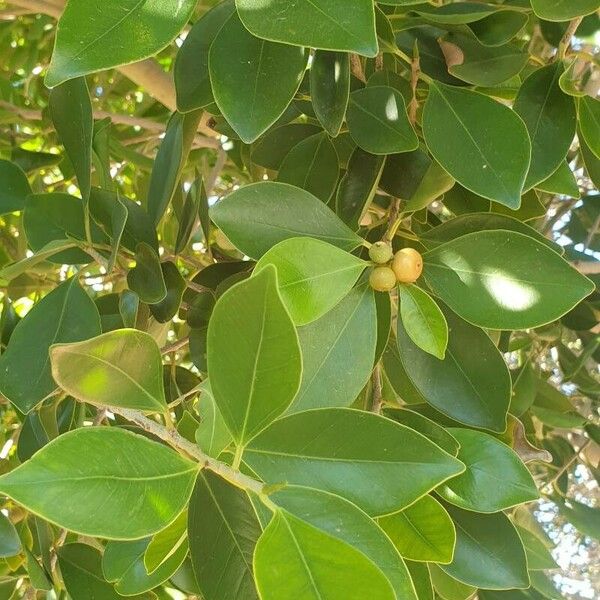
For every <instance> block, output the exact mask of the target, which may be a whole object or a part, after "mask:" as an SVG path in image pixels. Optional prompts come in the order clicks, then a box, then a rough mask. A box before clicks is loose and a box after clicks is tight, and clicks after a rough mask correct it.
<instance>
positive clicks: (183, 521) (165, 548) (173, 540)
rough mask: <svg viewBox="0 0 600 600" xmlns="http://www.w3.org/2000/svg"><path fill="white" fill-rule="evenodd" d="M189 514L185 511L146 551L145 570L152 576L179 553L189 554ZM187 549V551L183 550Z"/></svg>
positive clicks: (157, 535)
mask: <svg viewBox="0 0 600 600" xmlns="http://www.w3.org/2000/svg"><path fill="white" fill-rule="evenodd" d="M187 521H188V513H187V510H184V511H183V512H182V513H181V514H180V515H179V516H178V517H177V518H176V519H175V520H174V521H173V522H172V523H171V524H170V525H169V526H168V527H166V528H165V529H163V530H162V531H159V532H158V533H156V534H155V535H154V536H153V537H152V538H151V540H150V542H149V543H148V545H147V546H146V549H145V550H144V568H145V569H146V573H148V574H152V573H153V572H154V571H156V569H158V568H159V567H160V566H161V565H163V564H164V563H165V561H167V560H169V559H170V558H171V557H172V556H173V555H175V554H176V553H179V552H184V558H185V554H187V550H188V539H187ZM183 549H185V550H183Z"/></svg>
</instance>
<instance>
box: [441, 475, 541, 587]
mask: <svg viewBox="0 0 600 600" xmlns="http://www.w3.org/2000/svg"><path fill="white" fill-rule="evenodd" d="M496 487H497V486H496ZM446 508H447V510H448V512H449V513H450V516H451V517H452V520H453V521H454V524H455V525H456V548H455V550H454V559H453V560H452V562H451V563H450V564H449V565H442V566H441V568H442V570H443V571H444V572H445V573H447V574H448V575H450V576H451V577H454V578H455V579H458V580H459V581H461V582H463V583H466V584H467V585H473V586H475V587H482V588H485V589H489V590H508V589H512V588H518V589H523V588H527V587H529V576H528V575H527V560H526V558H525V550H524V549H523V544H522V543H521V539H520V538H519V534H518V533H517V531H516V529H515V527H514V525H513V524H512V523H511V522H510V521H509V519H508V517H506V516H505V515H504V514H503V513H501V512H500V513H495V514H491V515H483V514H479V513H475V512H470V511H464V510H460V509H459V508H454V507H450V506H447V507H446Z"/></svg>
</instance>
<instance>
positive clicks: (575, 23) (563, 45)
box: [556, 17, 583, 60]
mask: <svg viewBox="0 0 600 600" xmlns="http://www.w3.org/2000/svg"><path fill="white" fill-rule="evenodd" d="M581 21H583V17H576V18H575V19H573V20H572V21H571V22H570V23H569V26H568V27H567V30H566V31H565V34H564V35H563V36H562V38H561V40H560V43H559V44H558V50H557V51H556V60H562V59H563V58H564V57H565V56H566V54H567V52H568V50H569V48H570V47H571V41H572V40H573V36H574V35H575V32H576V31H577V28H578V27H579V25H581Z"/></svg>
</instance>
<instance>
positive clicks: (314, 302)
mask: <svg viewBox="0 0 600 600" xmlns="http://www.w3.org/2000/svg"><path fill="white" fill-rule="evenodd" d="M266 265H273V266H274V267H275V268H276V269H277V284H278V288H279V292H280V294H281V298H282V300H283V303H284V304H285V306H286V307H287V309H288V310H289V312H290V316H291V317H292V319H293V321H294V323H295V324H296V325H306V324H308V323H311V322H313V321H316V320H317V319H318V318H319V317H322V316H323V315H324V314H325V313H326V312H328V311H329V310H331V309H332V308H333V307H334V306H335V305H336V304H338V302H339V301H340V300H341V299H342V298H343V297H344V296H346V295H347V294H348V292H349V291H350V290H351V289H352V286H353V285H354V284H355V283H356V280H357V279H358V278H359V277H360V274H361V273H362V272H363V271H364V270H365V268H366V267H367V266H368V263H367V262H365V261H364V260H362V259H360V258H357V257H356V256H353V255H352V254H349V253H348V252H345V251H344V250H340V249H339V248H336V247H335V246H332V245H331V244H328V243H326V242H323V241H321V240H315V239H313V238H309V237H298V238H290V239H287V240H283V241H282V242H279V244H277V245H275V246H273V247H272V248H271V249H270V250H268V251H267V252H266V253H265V254H263V256H262V257H261V259H260V260H259V261H258V263H257V265H256V268H255V271H254V272H255V273H260V272H261V271H262V269H263V268H264V267H265V266H266Z"/></svg>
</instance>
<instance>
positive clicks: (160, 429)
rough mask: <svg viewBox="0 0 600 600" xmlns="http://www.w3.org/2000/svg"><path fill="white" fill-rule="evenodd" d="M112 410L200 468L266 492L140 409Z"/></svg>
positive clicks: (257, 483) (258, 492)
mask: <svg viewBox="0 0 600 600" xmlns="http://www.w3.org/2000/svg"><path fill="white" fill-rule="evenodd" d="M110 411H111V412H113V413H115V414H117V415H121V416H122V417H123V418H124V419H127V420H128V421H131V422H132V423H135V424H136V425H139V426H140V427H141V428H142V429H144V430H145V431H147V432H148V433H151V434H153V435H155V436H156V437H157V438H160V439H161V440H163V441H164V442H167V444H169V445H170V446H172V447H173V448H175V449H177V450H182V451H183V452H184V453H185V454H187V455H188V456H190V457H191V458H194V459H195V460H197V461H198V462H199V463H200V468H203V469H208V470H209V471H212V472H213V473H216V474H217V475H220V476H221V477H223V479H226V480H227V481H228V482H229V483H231V484H232V485H235V486H236V487H239V488H241V489H243V490H251V491H253V492H255V493H256V494H264V493H265V492H264V488H265V485H264V484H263V483H262V482H260V481H257V480H256V479H253V478H252V477H249V476H248V475H244V474H243V473H240V472H239V471H238V470H236V469H235V468H233V467H230V466H229V465H228V464H226V463H224V462H221V461H219V460H217V459H215V458H212V457H210V456H208V454H205V453H204V452H203V451H202V450H200V448H199V447H198V446H197V445H196V444H192V442H189V441H188V440H186V439H185V438H184V437H182V436H181V435H180V434H179V433H178V432H177V430H172V431H171V430H168V429H167V428H166V427H164V426H163V425H161V424H159V423H157V422H156V421H153V420H152V419H149V418H148V417H146V416H144V415H142V414H141V413H140V412H139V411H137V410H132V409H130V408H118V407H111V408H110Z"/></svg>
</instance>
